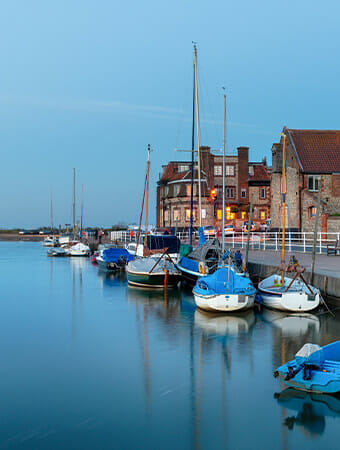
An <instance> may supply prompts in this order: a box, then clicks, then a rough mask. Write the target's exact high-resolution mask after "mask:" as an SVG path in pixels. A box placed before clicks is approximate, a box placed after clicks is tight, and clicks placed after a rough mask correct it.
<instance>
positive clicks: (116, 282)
mask: <svg viewBox="0 0 340 450" xmlns="http://www.w3.org/2000/svg"><path fill="white" fill-rule="evenodd" d="M97 275H98V278H99V279H100V283H101V287H102V288H109V287H113V286H116V287H117V286H122V285H125V284H126V273H125V271H118V272H108V271H106V270H100V269H98V273H97Z"/></svg>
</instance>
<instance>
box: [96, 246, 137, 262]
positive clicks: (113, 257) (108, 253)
mask: <svg viewBox="0 0 340 450" xmlns="http://www.w3.org/2000/svg"><path fill="white" fill-rule="evenodd" d="M121 256H122V257H123V258H124V259H125V261H127V262H128V261H132V260H134V259H135V258H134V257H133V256H132V255H130V253H129V252H128V251H127V250H126V249H125V248H108V249H106V250H103V260H104V261H106V262H108V263H109V262H115V263H117V262H118V261H119V258H120V257H121Z"/></svg>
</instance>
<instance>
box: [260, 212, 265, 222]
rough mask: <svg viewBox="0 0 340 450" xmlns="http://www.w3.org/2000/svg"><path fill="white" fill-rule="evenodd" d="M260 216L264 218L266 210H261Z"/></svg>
mask: <svg viewBox="0 0 340 450" xmlns="http://www.w3.org/2000/svg"><path fill="white" fill-rule="evenodd" d="M260 217H261V220H265V218H266V211H261V213H260Z"/></svg>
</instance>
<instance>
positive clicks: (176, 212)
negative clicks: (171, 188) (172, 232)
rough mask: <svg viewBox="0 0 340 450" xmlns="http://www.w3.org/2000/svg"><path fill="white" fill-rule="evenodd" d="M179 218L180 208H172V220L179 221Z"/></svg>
mask: <svg viewBox="0 0 340 450" xmlns="http://www.w3.org/2000/svg"><path fill="white" fill-rule="evenodd" d="M180 220H181V210H180V209H174V222H179V221H180Z"/></svg>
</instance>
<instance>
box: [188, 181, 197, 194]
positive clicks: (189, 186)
mask: <svg viewBox="0 0 340 450" xmlns="http://www.w3.org/2000/svg"><path fill="white" fill-rule="evenodd" d="M196 191H197V185H196V184H194V197H195V196H196ZM187 196H188V197H190V196H191V184H187Z"/></svg>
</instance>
